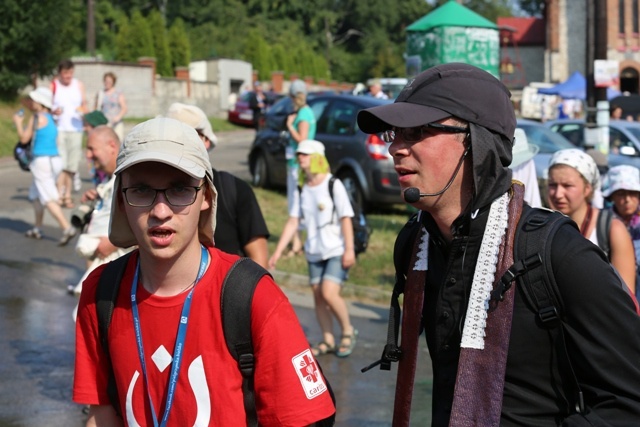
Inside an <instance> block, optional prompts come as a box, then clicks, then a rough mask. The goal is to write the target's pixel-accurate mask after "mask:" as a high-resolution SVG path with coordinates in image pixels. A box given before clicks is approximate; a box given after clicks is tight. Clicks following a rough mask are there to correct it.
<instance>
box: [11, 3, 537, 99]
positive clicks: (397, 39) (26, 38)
mask: <svg viewBox="0 0 640 427" xmlns="http://www.w3.org/2000/svg"><path fill="white" fill-rule="evenodd" d="M513 1H514V0H462V4H464V5H465V6H467V7H469V8H471V9H473V10H474V11H476V12H477V13H479V14H481V15H483V16H485V17H486V18H488V19H490V20H493V21H495V20H496V18H497V17H498V16H510V15H511V8H510V6H511V3H512V2H513ZM88 2H93V4H94V16H95V18H94V20H95V25H94V26H95V29H96V50H97V52H98V53H99V54H100V55H102V56H103V58H104V59H106V60H120V61H136V60H137V59H138V57H140V56H155V57H156V61H157V62H156V64H157V71H158V72H159V73H160V74H161V75H172V73H173V70H174V67H176V66H185V65H188V64H189V61H191V60H192V59H194V60H200V59H207V58H215V57H224V58H234V59H243V60H247V61H250V62H252V63H253V65H254V67H255V68H256V69H257V70H258V72H259V75H260V78H261V79H268V78H269V76H270V73H271V72H272V71H276V70H278V71H284V72H285V74H290V73H296V74H297V75H299V76H301V77H304V76H306V75H310V76H313V77H315V78H324V79H329V80H339V81H354V82H355V81H364V80H366V79H367V78H370V77H382V76H391V75H393V76H401V75H404V67H405V66H404V59H403V54H404V52H405V49H406V47H405V43H406V32H405V29H406V27H407V26H408V25H410V24H411V23H413V22H415V21H416V20H418V19H420V18H421V17H423V16H424V15H426V14H427V13H429V12H430V11H431V10H432V9H433V7H436V6H438V5H439V4H442V3H444V2H445V0H439V1H436V2H430V3H429V2H426V1H425V0H396V1H395V2H392V3H390V2H389V1H388V0H366V1H365V0H209V1H203V0H171V1H169V0H57V1H55V2H31V3H27V2H24V1H22V0H3V1H2V2H0V16H1V17H2V19H1V20H0V34H2V35H3V37H2V38H0V96H11V95H12V94H15V93H16V91H17V90H18V89H20V88H21V87H24V86H25V85H27V84H28V83H29V82H30V79H31V76H32V75H33V74H34V73H36V74H40V75H45V74H51V70H52V69H54V68H55V65H56V64H57V62H58V61H59V60H60V59H62V58H64V57H68V56H70V55H77V54H86V53H85V49H86V46H85V45H86V36H85V30H86V28H87V19H88V18H87V3H88ZM519 4H520V10H522V11H525V12H526V13H530V14H534V15H535V14H539V13H542V10H543V6H544V1H543V0H520V2H519Z"/></svg>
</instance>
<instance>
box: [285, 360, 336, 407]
mask: <svg viewBox="0 0 640 427" xmlns="http://www.w3.org/2000/svg"><path fill="white" fill-rule="evenodd" d="M291 362H292V363H293V369H294V370H295V371H296V374H298V378H299V379H300V383H301V384H302V388H303V390H304V393H305V394H306V395H307V399H313V398H315V397H318V396H320V395H321V394H322V393H324V392H325V391H327V385H326V384H325V382H324V378H323V377H322V374H321V373H320V370H319V369H318V364H317V363H316V361H315V359H314V358H313V355H312V354H311V350H309V349H306V350H305V351H303V352H302V353H300V354H298V355H297V356H294V357H293V359H291Z"/></svg>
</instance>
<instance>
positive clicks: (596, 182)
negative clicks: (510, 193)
mask: <svg viewBox="0 0 640 427" xmlns="http://www.w3.org/2000/svg"><path fill="white" fill-rule="evenodd" d="M599 188H600V172H598V166H597V165H596V163H595V161H594V160H593V158H592V157H591V156H589V155H588V154H586V153H585V152H583V151H581V150H578V149H574V148H571V149H567V150H560V151H557V152H556V153H555V154H554V155H553V157H552V158H551V161H550V162H549V181H548V194H549V204H550V206H551V208H552V209H556V210H558V211H560V212H562V213H563V214H565V215H567V216H569V217H571V219H573V220H574V221H575V223H576V224H577V225H578V227H579V229H580V233H581V234H582V235H583V236H584V237H586V238H587V239H589V240H590V241H591V242H593V243H594V244H596V245H598V246H599V247H600V248H602V249H603V250H604V251H605V253H606V254H607V256H608V258H609V261H610V262H611V264H612V265H613V267H615V269H616V270H617V271H618V273H619V274H620V276H621V277H622V279H623V280H624V282H625V283H626V284H627V286H628V287H629V289H630V290H631V292H632V293H634V294H635V289H636V283H635V282H636V277H635V276H636V275H635V257H634V251H633V244H632V242H631V236H630V235H629V232H628V231H627V229H626V227H625V225H624V224H623V223H622V221H620V220H619V219H618V218H611V216H609V215H608V212H605V213H603V211H601V210H600V209H598V208H595V207H593V206H592V204H591V200H592V199H593V195H594V193H595V190H596V189H599ZM606 219H609V220H608V221H606ZM607 222H608V223H609V226H608V227H607V226H606V223H607ZM603 223H604V224H603ZM599 230H604V231H605V232H604V233H599V232H598V231H599Z"/></svg>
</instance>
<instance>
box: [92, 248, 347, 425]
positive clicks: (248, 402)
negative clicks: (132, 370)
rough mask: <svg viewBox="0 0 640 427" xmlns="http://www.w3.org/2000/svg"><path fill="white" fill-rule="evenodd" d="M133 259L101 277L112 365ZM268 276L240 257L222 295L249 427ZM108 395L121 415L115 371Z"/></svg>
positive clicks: (101, 320) (101, 324)
mask: <svg viewBox="0 0 640 427" xmlns="http://www.w3.org/2000/svg"><path fill="white" fill-rule="evenodd" d="M130 257H131V252H129V253H127V254H125V255H123V256H121V257H120V258H118V259H116V260H114V261H112V262H110V263H109V264H107V266H106V267H105V269H104V270H103V272H102V274H101V275H100V279H99V281H98V288H97V291H96V312H97V318H98V335H99V338H100V343H101V344H102V348H103V350H104V352H105V354H106V356H107V359H108V360H109V363H111V355H110V352H109V341H108V334H109V325H110V324H111V317H112V315H113V309H114V307H115V302H116V299H117V297H118V290H119V289H120V282H121V281H122V276H123V275H124V271H125V269H126V267H127V263H128V261H129V258H130ZM265 275H269V276H270V273H269V272H268V271H267V270H265V269H264V268H262V267H261V266H260V265H258V264H256V263H255V262H253V261H251V259H250V258H239V259H238V260H237V261H236V262H235V263H234V264H233V265H232V266H231V268H230V269H229V271H228V272H227V274H226V276H225V278H224V282H223V283H222V289H221V294H220V311H221V317H222V329H223V331H224V338H225V341H226V343H227V348H228V350H229V353H230V354H231V355H232V356H233V358H234V359H235V360H236V361H237V362H238V369H239V370H240V373H241V374H242V395H243V400H244V409H245V414H246V419H247V426H249V427H254V426H258V414H257V411H256V401H255V393H254V383H253V374H254V370H255V357H254V354H253V340H252V337H251V304H252V301H253V293H254V291H255V289H256V286H257V285H258V282H259V281H260V279H262V277H263V276H265ZM316 363H317V361H316ZM317 365H318V369H320V372H321V373H322V368H321V367H320V364H319V363H317ZM323 377H324V374H323ZM324 380H325V383H326V384H327V389H328V390H329V394H330V395H331V399H332V400H333V403H334V405H335V403H336V400H335V396H334V393H333V390H332V389H331V385H330V384H329V381H328V380H327V378H326V377H324ZM107 393H108V395H109V400H110V401H111V404H112V405H113V407H114V408H115V410H116V412H117V413H118V414H121V413H122V412H121V408H120V402H119V400H118V391H117V387H116V381H115V375H114V372H113V369H110V371H109V379H108V383H107ZM334 423H335V413H334V414H333V415H332V416H330V417H329V418H326V419H324V420H320V421H318V422H316V425H317V426H320V427H330V426H333V425H334Z"/></svg>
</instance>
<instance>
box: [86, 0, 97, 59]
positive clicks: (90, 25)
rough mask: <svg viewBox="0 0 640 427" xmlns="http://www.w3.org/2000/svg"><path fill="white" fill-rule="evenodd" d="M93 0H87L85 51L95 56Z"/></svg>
mask: <svg viewBox="0 0 640 427" xmlns="http://www.w3.org/2000/svg"><path fill="white" fill-rule="evenodd" d="M93 2H94V0H87V52H89V54H90V55H91V56H96V23H95V14H94V3H93Z"/></svg>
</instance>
